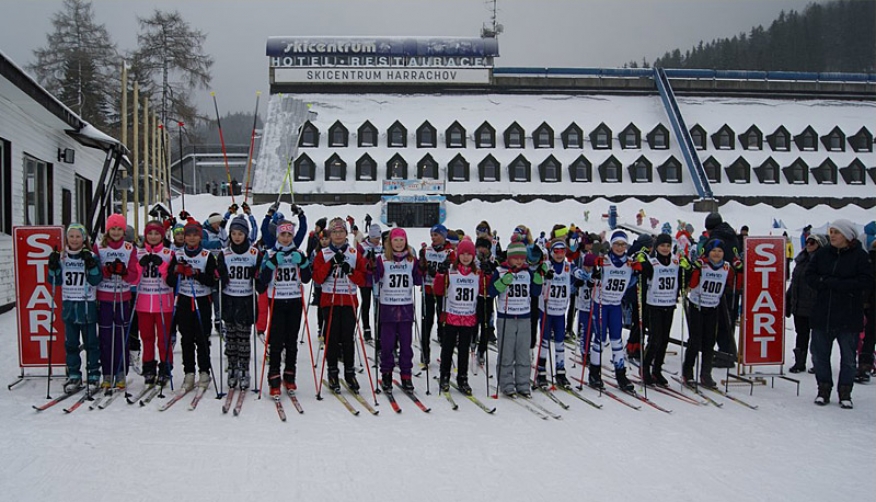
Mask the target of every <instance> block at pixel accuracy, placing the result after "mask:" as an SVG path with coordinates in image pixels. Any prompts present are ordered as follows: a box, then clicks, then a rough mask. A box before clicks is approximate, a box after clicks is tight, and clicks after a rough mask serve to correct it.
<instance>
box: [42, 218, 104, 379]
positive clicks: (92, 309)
mask: <svg viewBox="0 0 876 502" xmlns="http://www.w3.org/2000/svg"><path fill="white" fill-rule="evenodd" d="M87 248H88V234H87V233H86V231H85V227H83V226H82V225H80V224H78V223H71V224H70V225H69V226H68V227H67V246H66V249H65V250H64V254H63V255H62V254H61V253H59V252H58V251H52V253H51V254H50V255H49V282H51V284H52V285H54V286H57V285H59V284H60V285H61V298H62V302H61V318H62V319H63V320H64V349H65V351H66V353H67V358H66V363H67V381H66V382H65V383H64V392H66V393H72V392H76V391H78V390H79V389H80V388H81V387H82V358H81V357H80V356H79V353H80V350H79V343H80V339H81V342H82V343H83V344H84V345H85V371H86V374H87V378H88V380H87V385H88V387H87V389H86V391H87V392H88V393H89V394H94V393H95V392H97V387H98V384H99V383H100V346H99V342H98V340H97V302H96V301H95V300H96V298H97V297H96V295H95V287H96V286H97V285H98V284H100V282H101V279H102V276H101V273H100V266H99V265H98V262H97V259H95V257H94V255H93V254H92V253H91V251H89V250H88V249H87Z"/></svg>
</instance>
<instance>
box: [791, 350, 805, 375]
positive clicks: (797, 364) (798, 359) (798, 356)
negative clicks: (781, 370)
mask: <svg viewBox="0 0 876 502" xmlns="http://www.w3.org/2000/svg"><path fill="white" fill-rule="evenodd" d="M804 371H806V352H804V351H803V350H800V349H794V365H793V366H791V367H790V368H788V373H803V372H804Z"/></svg>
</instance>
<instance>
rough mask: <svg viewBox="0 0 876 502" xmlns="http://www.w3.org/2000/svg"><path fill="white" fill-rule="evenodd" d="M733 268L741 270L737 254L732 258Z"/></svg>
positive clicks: (740, 262) (740, 261)
mask: <svg viewBox="0 0 876 502" xmlns="http://www.w3.org/2000/svg"><path fill="white" fill-rule="evenodd" d="M733 269H734V270H742V260H740V259H739V257H738V256H737V257H735V258H733Z"/></svg>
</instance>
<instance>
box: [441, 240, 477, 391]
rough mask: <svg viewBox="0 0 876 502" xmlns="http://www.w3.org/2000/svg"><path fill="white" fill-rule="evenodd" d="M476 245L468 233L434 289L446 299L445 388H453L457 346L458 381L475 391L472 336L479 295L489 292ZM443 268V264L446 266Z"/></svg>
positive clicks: (442, 368) (465, 389) (442, 370)
mask: <svg viewBox="0 0 876 502" xmlns="http://www.w3.org/2000/svg"><path fill="white" fill-rule="evenodd" d="M475 253H476V252H475V246H474V244H472V242H471V239H469V238H468V237H466V238H464V239H462V241H460V243H459V246H457V248H456V262H454V263H453V265H452V266H451V268H450V269H449V270H444V271H441V270H439V272H438V273H437V274H436V275H435V282H434V283H433V286H432V288H433V291H434V292H435V295H436V296H438V297H439V299H440V300H441V301H442V303H443V308H442V310H443V311H444V313H443V315H442V318H441V322H442V324H444V340H443V341H442V343H441V375H440V377H439V383H438V385H439V387H440V389H441V392H447V391H449V390H450V366H451V362H452V360H453V349H456V350H457V357H456V363H457V376H456V385H457V386H458V387H459V390H460V391H461V392H462V393H463V394H466V395H471V386H470V385H469V383H468V360H469V357H468V351H469V346H470V345H471V340H472V338H473V337H474V336H475V334H476V333H477V329H478V324H479V323H481V324H482V323H483V322H482V320H481V319H480V318H478V315H477V314H478V308H477V307H478V298H480V297H482V296H483V294H484V292H485V284H484V280H483V276H482V274H481V272H480V271H479V270H478V268H477V263H476V262H475ZM442 268H443V267H442Z"/></svg>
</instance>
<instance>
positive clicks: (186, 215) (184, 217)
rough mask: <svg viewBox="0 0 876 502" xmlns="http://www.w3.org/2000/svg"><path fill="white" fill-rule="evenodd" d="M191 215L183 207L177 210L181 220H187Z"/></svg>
mask: <svg viewBox="0 0 876 502" xmlns="http://www.w3.org/2000/svg"><path fill="white" fill-rule="evenodd" d="M191 216H192V215H190V214H189V212H188V211H186V210H185V209H183V210H182V211H180V212H179V219H181V220H182V221H186V220H188V219H189V218H190V217H191Z"/></svg>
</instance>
